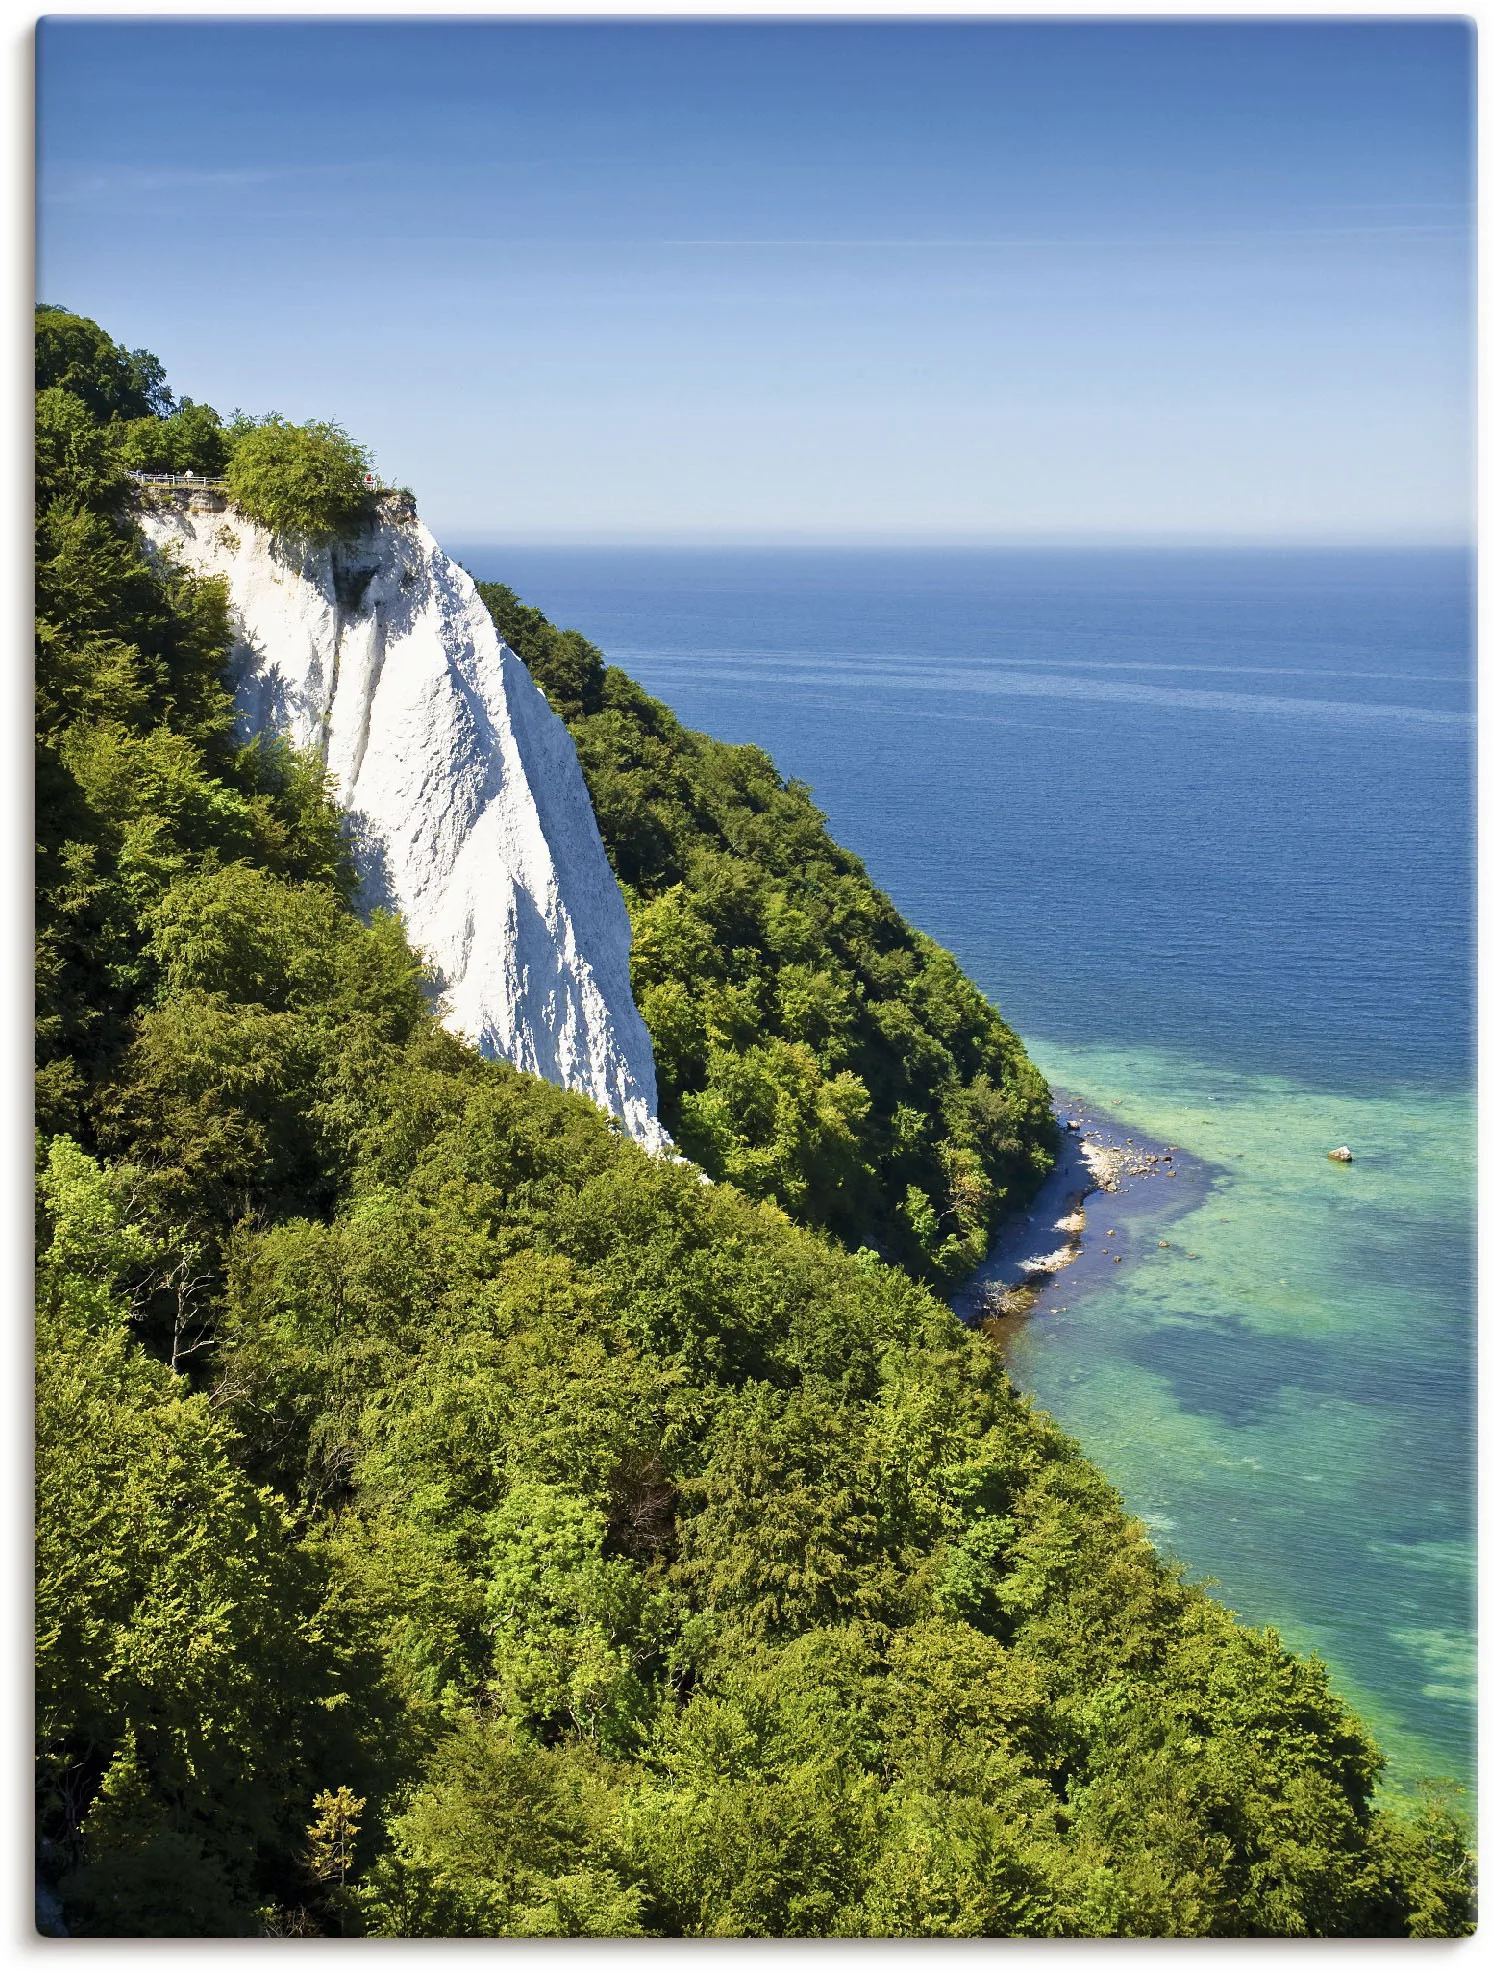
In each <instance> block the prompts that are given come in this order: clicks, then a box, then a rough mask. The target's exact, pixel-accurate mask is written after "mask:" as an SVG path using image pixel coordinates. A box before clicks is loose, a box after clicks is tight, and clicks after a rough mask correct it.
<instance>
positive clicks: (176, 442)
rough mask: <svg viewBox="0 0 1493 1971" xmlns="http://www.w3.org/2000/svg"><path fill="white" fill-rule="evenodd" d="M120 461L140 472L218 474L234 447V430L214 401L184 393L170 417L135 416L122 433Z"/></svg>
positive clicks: (202, 476)
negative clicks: (197, 400) (228, 427)
mask: <svg viewBox="0 0 1493 1971" xmlns="http://www.w3.org/2000/svg"><path fill="white" fill-rule="evenodd" d="M117 449H118V455H119V458H120V460H121V462H122V463H123V464H125V465H127V466H129V467H131V468H132V469H133V470H134V471H137V472H194V473H196V474H197V475H198V476H199V477H200V478H216V477H217V476H218V475H219V474H221V473H222V471H223V470H224V468H225V467H226V466H227V464H228V461H229V458H230V457H231V455H232V451H233V434H232V433H231V432H230V431H228V430H226V429H225V428H224V425H223V420H222V419H221V418H220V417H219V416H218V413H217V412H216V411H215V410H214V409H213V407H212V405H211V404H194V403H193V402H192V399H191V398H190V397H183V398H182V400H181V402H180V404H179V405H178V406H177V407H176V409H175V410H174V411H173V412H172V413H171V415H170V416H169V417H146V418H135V419H132V420H131V422H130V423H128V424H127V425H126V426H125V427H124V429H123V431H122V432H121V433H120V434H119V438H118V440H117Z"/></svg>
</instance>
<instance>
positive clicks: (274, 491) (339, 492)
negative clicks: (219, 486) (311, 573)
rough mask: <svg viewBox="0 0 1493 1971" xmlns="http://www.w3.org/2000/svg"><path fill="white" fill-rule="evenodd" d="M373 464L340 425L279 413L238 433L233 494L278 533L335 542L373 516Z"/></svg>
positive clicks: (230, 475)
mask: <svg viewBox="0 0 1493 1971" xmlns="http://www.w3.org/2000/svg"><path fill="white" fill-rule="evenodd" d="M368 466H369V455H368V453H367V452H366V451H365V450H364V448H363V447H362V446H361V445H355V444H354V443H353V441H352V440H351V439H350V438H349V437H348V435H347V433H346V432H345V431H344V430H343V429H342V427H341V426H340V425H337V424H326V423H318V422H315V421H313V422H311V423H309V424H291V423H289V422H288V421H287V420H286V419H285V418H282V417H279V416H277V415H274V414H271V415H270V416H269V417H265V418H262V419H260V421H259V422H258V423H257V424H250V425H249V426H248V427H247V428H246V429H243V430H240V431H239V432H238V433H237V434H236V435H235V437H234V441H233V455H232V457H231V458H230V460H229V462H228V497H229V498H230V499H231V500H232V502H233V504H234V505H235V506H236V507H239V508H241V509H242V510H243V512H245V513H246V514H248V516H249V518H250V519H251V520H257V521H259V522H260V524H261V525H262V526H265V527H268V528H269V529H270V531H271V532H272V533H276V534H301V535H304V536H306V538H307V539H309V540H312V541H329V540H333V539H335V538H337V537H339V536H341V535H346V534H351V533H355V532H356V531H357V530H358V528H359V527H360V526H362V525H363V524H364V522H365V521H366V520H367V518H368V516H369V513H370V510H371V503H370V500H369V496H368V492H367V489H366V487H365V484H364V476H365V474H366V473H367V471H368Z"/></svg>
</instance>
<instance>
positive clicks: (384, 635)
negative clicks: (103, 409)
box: [141, 502, 669, 1150]
mask: <svg viewBox="0 0 1493 1971" xmlns="http://www.w3.org/2000/svg"><path fill="white" fill-rule="evenodd" d="M141 526H142V528H143V529H144V532H145V535H146V538H147V539H148V540H149V541H150V542H151V543H152V544H153V545H154V546H155V547H156V548H157V549H158V550H163V551H166V552H168V553H170V554H171V555H173V556H174V557H175V558H176V559H178V560H179V561H180V562H181V563H182V564H183V565H184V566H185V567H187V568H188V569H190V570H191V571H192V572H193V573H194V574H200V575H215V576H222V577H224V578H226V580H227V583H228V590H229V596H230V599H231V605H232V613H233V621H234V627H235V629H236V631H237V635H238V642H237V644H236V646H235V648H234V651H233V653H232V657H231V659H230V671H231V676H232V682H233V686H234V693H235V700H236V703H237V707H238V714H239V723H240V730H241V732H242V734H243V736H244V737H245V738H248V737H251V736H253V735H254V734H256V733H260V732H276V733H280V734H282V735H283V736H284V737H285V738H287V739H289V740H290V741H291V742H292V743H293V744H295V745H296V746H299V747H302V748H305V749H307V750H309V751H314V752H315V753H316V754H318V756H319V757H320V758H321V759H322V761H323V762H324V763H325V765H326V767H327V769H328V770H329V772H330V773H331V774H332V776H333V777H334V780H335V782H336V787H337V795H338V799H339V800H340V801H341V803H342V805H343V807H344V808H345V810H346V812H347V817H348V823H349V829H350V834H351V840H352V843H353V850H354V858H355V862H356V865H357V868H358V872H359V877H360V881H361V890H360V894H359V899H358V901H359V905H360V907H361V908H362V909H363V910H365V911H368V910H372V909H374V908H375V907H377V906H379V905H384V906H386V907H388V908H391V909H394V910H397V911H398V912H399V914H400V916H401V917H402V918H403V919H404V924H405V928H406V931H407V933H408V935H409V938H410V941H411V943H413V944H415V945H417V946H418V947H419V948H420V949H421V951H423V953H424V954H425V956H426V959H427V960H428V962H429V963H430V965H431V967H432V969H433V971H434V973H435V975H436V977H437V980H438V982H439V986H440V991H441V1012H442V1017H443V1018H444V1020H445V1022H446V1024H447V1025H448V1026H449V1027H451V1028H452V1029H453V1030H454V1031H455V1032H458V1033H460V1034H463V1035H464V1036H465V1037H466V1038H467V1039H469V1040H471V1041H473V1042H475V1043H476V1045H477V1046H478V1047H480V1048H481V1049H482V1050H483V1052H484V1053H487V1054H489V1055H498V1056H501V1057H502V1058H503V1059H505V1060H509V1061H512V1062H513V1063H514V1065H515V1066H517V1067H520V1068H526V1069H528V1070H529V1071H530V1072H531V1073H534V1074H539V1075H543V1076H544V1077H545V1078H546V1079H547V1080H549V1081H553V1082H558V1083H560V1084H561V1085H562V1086H564V1087H567V1088H575V1089H579V1090H580V1091H581V1092H582V1093H583V1094H586V1095H589V1096H590V1097H591V1099H592V1100H593V1101H594V1102H596V1103H597V1104H598V1105H599V1106H600V1107H602V1108H605V1109H608V1110H610V1111H611V1113H612V1114H613V1115H615V1116H617V1117H618V1118H619V1120H620V1121H621V1123H622V1124H623V1126H624V1128H625V1129H626V1130H627V1132H628V1134H629V1135H631V1136H632V1137H634V1138H635V1139H636V1140H637V1141H638V1142H640V1143H644V1144H646V1145H647V1146H648V1147H649V1148H650V1149H655V1150H659V1149H664V1148H666V1147H667V1146H668V1142H669V1139H668V1137H667V1135H666V1134H665V1133H664V1130H663V1128H662V1126H661V1125H660V1123H659V1120H658V1096H657V1083H656V1079H655V1075H654V1067H653V1048H652V1044H651V1042H650V1040H649V1037H648V1030H647V1028H646V1027H645V1026H644V1025H643V1022H642V1019H641V1018H640V1016H639V1014H638V1010H637V1007H636V1006H635V1005H634V1003H633V998H632V987H631V982H630V977H629V958H630V953H631V927H630V925H629V923H628V917H627V907H626V905H625V904H624V902H623V900H622V893H621V891H620V890H619V889H618V887H617V881H616V878H615V877H614V876H613V874H612V870H611V865H610V864H609V863H608V861H607V858H606V851H605V849H604V848H603V846H602V842H601V836H600V833H599V831H598V829H597V826H596V816H595V814H594V812H593V811H592V807H591V799H590V795H589V794H588V792H587V790H586V783H585V780H584V777H583V776H582V773H581V769H580V762H579V761H578V760H577V758H576V753H575V745H574V742H573V741H572V740H571V737H570V734H569V733H568V732H567V731H566V729H565V725H564V723H563V721H562V720H561V719H560V718H558V717H557V716H556V714H555V713H554V712H552V711H551V710H550V708H549V705H548V704H547V703H546V701H545V698H544V694H543V693H542V692H541V691H540V690H539V688H538V686H537V685H536V684H535V683H534V680H533V679H532V678H531V677H530V675H529V673H528V671H527V670H526V669H525V667H524V665H523V664H522V662H521V661H520V660H519V658H518V657H517V656H516V655H515V654H514V652H513V651H511V650H510V649H509V648H508V646H507V645H506V644H505V643H504V642H503V641H502V639H501V638H500V637H499V635H498V633H497V630H496V629H495V628H494V626H493V623H492V619H491V617H490V616H489V615H488V613H487V610H486V609H485V608H484V606H483V604H482V600H481V598H480V596H479V595H478V594H477V591H476V588H475V587H474V585H473V583H472V581H471V578H470V577H469V576H468V575H467V574H466V573H465V571H464V570H463V569H461V568H459V567H458V566H457V565H456V563H455V562H453V561H452V560H451V559H450V558H449V557H448V556H447V555H446V554H444V553H443V552H442V551H441V549H440V547H439V546H438V545H437V543H436V541H435V540H434V539H433V538H432V536H431V535H430V533H429V532H428V531H427V530H426V528H425V527H424V526H423V525H422V524H421V523H420V521H419V520H418V519H416V518H415V517H414V516H413V514H411V513H409V512H408V510H407V509H401V508H400V507H398V506H397V505H395V506H390V505H387V504H386V505H385V507H384V508H383V510H382V514H381V517H380V519H379V520H378V522H377V523H376V524H375V525H374V526H372V527H371V528H370V529H369V530H368V531H367V532H366V533H365V534H363V535H361V536H360V537H359V538H358V539H356V540H354V541H349V542H339V543H336V544H334V545H333V546H331V547H315V546H311V545H307V544H304V543H299V542H296V541H291V540H288V539H286V538H285V537H283V536H278V535H272V534H270V533H268V532H267V531H266V530H265V529H264V528H262V527H260V526H258V525H257V524H256V523H255V522H253V521H252V520H249V519H247V518H246V517H245V516H244V515H242V514H241V513H238V512H236V511H234V510H233V509H227V510H218V511H204V510H202V508H201V506H197V507H196V508H195V510H194V507H193V506H191V505H179V504H176V503H174V502H164V503H156V504H153V505H149V506H147V507H146V508H145V509H144V510H143V512H142V514H141Z"/></svg>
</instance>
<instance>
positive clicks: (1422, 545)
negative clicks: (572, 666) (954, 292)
mask: <svg viewBox="0 0 1493 1971" xmlns="http://www.w3.org/2000/svg"><path fill="white" fill-rule="evenodd" d="M423 517H424V516H423V515H422V518H423ZM426 524H427V525H429V522H428V521H427V523H426ZM441 531H442V532H443V533H444V534H445V535H446V536H447V537H448V538H449V539H450V540H451V541H452V542H454V543H455V544H457V545H459V546H461V547H467V548H675V549H677V548H700V549H715V548H802V549H805V550H809V549H830V548H843V549H854V548H863V549H866V550H867V551H871V550H875V549H887V548H897V547H905V548H926V549H939V548H948V549H956V548H957V549H965V550H980V549H985V550H990V551H1019V550H1033V549H1039V550H1046V551H1052V552H1064V551H1074V552H1076V551H1083V550H1093V549H1104V548H1108V549H1136V550H1142V549H1156V548H1168V549H1176V550H1196V551H1197V552H1199V553H1204V552H1208V551H1210V550H1214V551H1216V550H1220V549H1227V550H1238V551H1257V552H1260V553H1265V552H1272V553H1279V552H1289V551H1293V550H1294V551H1298V552H1300V553H1303V554H1323V553H1331V552H1339V553H1350V552H1355V551H1357V552H1364V553H1376V554H1383V553H1396V552H1399V553H1425V552H1429V551H1432V550H1435V551H1438V552H1447V553H1453V552H1455V553H1462V554H1475V553H1476V552H1477V550H1478V545H1479V544H1478V542H1477V540H1476V539H1468V538H1466V537H1463V536H1458V537H1453V536H1449V535H1421V536H1406V535H1387V534H1367V535H1364V534H1354V535H1325V536H1317V537H1315V538H1310V539H1308V538H1303V537H1301V536H1299V535H1290V536H1284V535H1267V534H1000V535H992V534H917V533H882V534H807V533H786V534H777V533H774V534H766V533H760V534H759V533H751V532H746V531H744V532H741V533H733V534H667V533H659V534H620V533H606V532H602V531H599V532H596V533H588V534H569V533H554V534H506V533H505V534H496V533H482V534H478V533H468V532H466V531H465V530H463V529H462V528H461V527H459V526H458V527H451V528H446V527H444V526H443V527H442V530H441Z"/></svg>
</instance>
